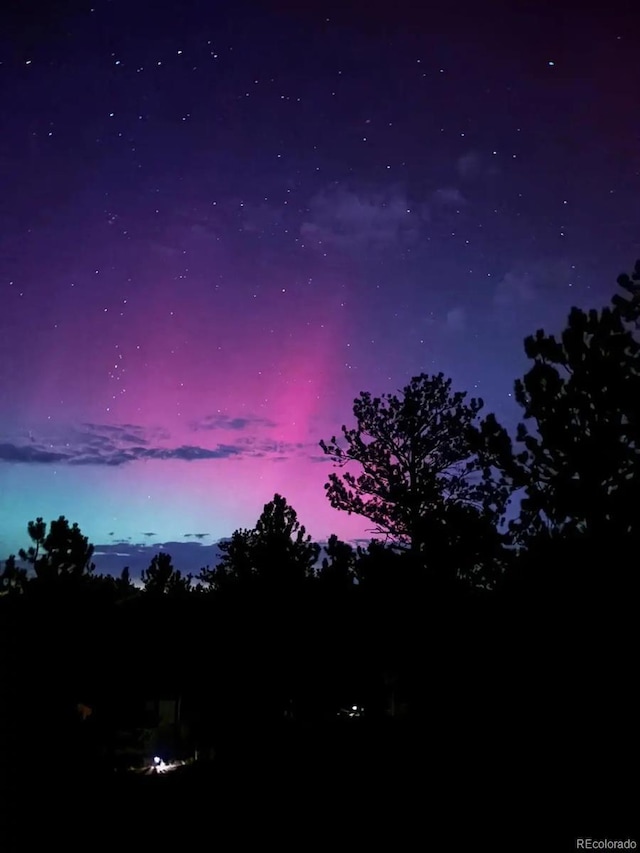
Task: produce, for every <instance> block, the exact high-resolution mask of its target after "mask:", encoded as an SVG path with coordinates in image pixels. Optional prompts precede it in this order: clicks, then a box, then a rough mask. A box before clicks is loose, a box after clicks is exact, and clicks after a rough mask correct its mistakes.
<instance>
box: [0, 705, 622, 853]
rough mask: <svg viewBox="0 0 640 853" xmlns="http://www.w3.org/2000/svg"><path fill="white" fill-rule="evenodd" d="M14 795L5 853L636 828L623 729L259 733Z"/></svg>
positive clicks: (434, 843)
mask: <svg viewBox="0 0 640 853" xmlns="http://www.w3.org/2000/svg"><path fill="white" fill-rule="evenodd" d="M627 755H628V753H627ZM25 771H26V772H25ZM8 787H9V790H8V793H7V796H6V797H5V798H4V799H3V803H2V805H3V812H4V814H3V822H2V827H1V832H2V844H0V848H1V849H2V851H3V853H4V851H6V853H13V851H23V850H24V851H32V850H50V849H53V848H54V847H55V848H56V849H58V845H59V844H62V845H64V846H65V849H72V848H76V849H82V850H88V849H92V850H102V849H114V848H115V849H121V850H123V851H125V850H126V851H128V850H137V849H153V850H181V851H199V850H213V849H217V850H235V849H245V847H246V846H247V845H251V848H253V845H259V846H260V847H264V846H267V845H268V846H269V847H271V845H272V844H273V843H275V844H277V846H278V849H282V848H284V849H292V850H307V849H315V848H316V847H317V846H320V845H322V846H326V845H327V844H329V845H331V848H332V849H334V850H336V849H337V850H342V849H349V848H351V847H354V846H356V845H358V846H359V847H360V848H361V847H362V845H366V846H373V845H374V844H375V848H376V849H378V847H379V846H380V844H381V843H383V844H385V845H386V844H389V845H393V847H394V848H400V849H402V848H405V847H408V846H411V848H416V847H417V848H420V849H424V850H454V851H457V850H475V849H491V850H497V849H508V850H513V851H518V850H525V849H539V850H549V851H555V850H558V851H560V850H575V849H576V846H575V838H576V837H577V836H591V837H592V838H602V837H605V836H606V837H609V838H626V837H629V836H630V837H634V830H635V829H636V828H637V823H636V822H635V815H636V813H637V808H636V806H637V803H636V798H635V793H636V791H637V788H636V771H635V768H632V767H629V766H628V761H627V759H626V756H625V750H624V745H623V744H620V743H617V742H616V736H615V733H614V732H612V734H611V738H610V739H609V742H608V743H607V744H605V743H603V742H602V741H601V742H600V744H599V746H598V747H597V748H596V747H595V745H594V743H593V742H591V743H590V744H589V743H588V742H585V743H584V744H580V743H576V741H575V739H571V738H567V739H565V740H564V743H563V742H562V739H557V740H556V742H555V743H552V742H551V740H550V738H549V736H548V735H536V734H535V732H530V733H528V734H527V735H526V736H525V735H523V734H521V735H520V736H516V735H515V734H513V735H511V736H509V737H508V738H503V739H502V740H501V741H499V740H498V739H496V738H495V737H492V736H491V734H490V733H487V736H486V737H483V735H482V733H480V732H478V733H470V732H465V731H457V732H452V731H446V730H444V729H443V730H442V731H441V732H434V731H430V732H427V731H426V730H425V728H424V727H422V726H417V725H415V724H414V725H410V724H408V723H391V722H387V723H386V724H382V723H376V724H375V725H373V724H368V723H367V722H366V721H348V722H347V721H345V722H344V723H340V724H338V723H336V724H334V725H326V724H325V725H323V726H308V727H305V726H297V727H296V726H292V727H289V728H281V729H265V730H263V731H257V729H253V730H250V729H246V730H244V731H242V732H237V733H235V734H234V735H230V736H229V737H228V738H227V739H225V740H224V741H223V742H221V743H220V745H219V746H218V748H217V752H216V756H215V759H214V760H213V761H208V762H206V763H205V762H201V763H198V764H194V765H192V766H189V767H184V768H180V769H178V770H176V771H174V772H172V773H170V774H167V775H163V776H157V777H149V776H146V777H140V776H132V775H119V776H118V775H115V774H105V773H104V772H97V771H95V770H90V769H88V768H85V769H84V770H81V769H79V768H77V767H76V768H71V767H64V766H57V767H51V766H48V764H47V761H46V757H44V756H43V757H42V760H41V761H40V762H38V763H36V764H35V765H34V764H32V765H31V766H30V767H29V768H22V769H21V772H20V771H17V772H16V776H15V780H14V782H12V783H10V784H9V786H8ZM635 837H636V839H637V833H636V836H635ZM637 840H638V839H637Z"/></svg>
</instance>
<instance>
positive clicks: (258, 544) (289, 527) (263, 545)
mask: <svg viewBox="0 0 640 853" xmlns="http://www.w3.org/2000/svg"><path fill="white" fill-rule="evenodd" d="M319 554H320V546H319V545H317V544H316V543H315V542H312V540H311V536H310V535H308V534H307V531H306V529H305V527H304V525H302V524H300V522H299V521H298V515H297V513H296V511H295V510H294V509H293V507H292V506H289V504H288V503H287V501H286V499H285V498H283V497H282V496H281V495H278V494H276V495H274V497H273V500H272V501H270V502H269V503H267V504H265V505H264V509H263V510H262V514H261V515H260V518H259V519H258V521H257V523H256V527H255V531H254V538H253V556H254V560H255V564H256V569H257V571H258V574H259V575H260V576H261V577H263V578H265V579H273V580H280V579H281V580H283V581H288V580H291V581H296V580H301V579H304V578H306V577H308V576H309V575H311V574H312V573H313V567H314V565H315V563H316V561H317V559H318V556H319Z"/></svg>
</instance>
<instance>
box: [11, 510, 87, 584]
mask: <svg viewBox="0 0 640 853" xmlns="http://www.w3.org/2000/svg"><path fill="white" fill-rule="evenodd" d="M27 530H28V533H29V537H30V539H31V541H32V542H33V543H34V544H33V545H31V546H30V547H29V548H28V549H27V550H26V551H25V550H24V549H23V548H21V549H20V552H19V554H20V559H21V560H24V561H25V562H27V563H29V564H30V565H31V566H32V567H33V570H34V572H35V576H36V579H37V580H38V581H41V582H50V581H53V580H56V579H60V578H67V579H69V578H75V579H77V578H82V577H88V576H90V575H91V574H92V572H93V570H94V569H95V566H94V564H93V563H92V562H91V557H92V556H93V545H90V544H89V540H88V538H87V537H86V536H83V535H82V532H81V530H80V528H79V527H78V525H77V524H76V523H75V522H74V524H73V525H71V526H70V525H69V522H68V521H67V519H66V518H65V517H64V516H63V515H61V516H60V518H58V519H57V520H56V521H52V522H51V523H50V525H49V531H48V532H47V525H46V523H45V522H44V521H43V520H42V518H37V519H36V520H35V521H30V522H29V524H28V527H27Z"/></svg>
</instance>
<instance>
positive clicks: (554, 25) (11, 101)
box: [0, 0, 640, 570]
mask: <svg viewBox="0 0 640 853" xmlns="http://www.w3.org/2000/svg"><path fill="white" fill-rule="evenodd" d="M419 5H420V4H413V6H412V4H406V5H405V4H403V3H402V2H401V3H399V4H388V5H387V4H378V5H376V4H362V3H350V2H346V3H343V4H332V3H319V2H315V0H314V2H310V3H305V4H302V3H301V4H294V3H291V4H287V3H277V2H273V3H269V2H266V0H265V2H263V3H259V2H244V1H243V0H238V2H237V3H236V2H226V0H223V2H219V3H205V2H195V0H187V2H184V3H175V2H170V1H169V0H168V2H166V3H152V2H137V3H125V2H123V0H112V2H107V0H95V2H90V0H87V2H63V3H60V4H58V3H56V4H50V3H49V4H44V3H43V4H40V5H38V4H37V3H35V4H34V3H32V4H22V3H10V4H9V5H8V8H7V10H6V11H4V12H2V13H0V60H1V64H0V94H1V96H2V97H1V100H0V105H1V107H0V108H1V110H2V117H3V122H2V124H3V129H4V130H3V133H2V135H1V136H0V174H1V175H2V179H1V185H2V193H1V196H0V222H1V226H2V227H1V230H0V241H1V246H0V250H1V251H0V292H1V294H2V302H1V312H0V559H3V558H4V557H5V556H6V555H8V553H10V552H12V551H16V550H17V549H18V548H19V547H21V546H24V545H25V544H26V542H25V540H26V524H27V522H28V520H30V519H33V518H35V517H36V516H43V517H44V518H45V519H46V520H50V519H51V518H54V517H57V516H59V515H62V514H64V515H66V516H67V517H68V518H69V519H70V520H72V521H77V522H78V523H79V524H80V526H81V528H82V530H83V532H84V533H85V534H86V535H88V536H89V538H90V540H91V541H92V542H93V543H94V544H95V545H96V551H97V554H98V556H97V557H96V563H97V565H98V567H99V568H100V567H101V565H107V562H106V559H105V558H104V557H101V555H105V554H107V555H109V562H108V567H109V568H111V567H113V566H116V565H125V564H127V563H129V564H130V565H134V564H135V562H136V560H135V559H134V558H133V556H132V555H133V554H134V553H135V554H136V555H139V553H140V551H141V549H142V548H144V549H146V550H147V551H148V552H149V556H151V555H152V554H153V553H154V552H155V550H157V548H158V547H159V546H160V545H164V546H165V547H166V548H167V550H170V551H172V548H171V545H170V544H169V543H180V547H179V548H178V551H179V553H180V558H179V559H178V558H177V553H176V560H175V562H176V565H177V566H178V567H179V568H184V569H186V570H194V569H195V570H197V569H198V568H199V566H200V565H201V564H203V563H204V562H205V561H206V560H203V559H202V553H203V552H202V551H201V550H199V549H202V546H203V545H207V544H211V543H214V542H215V541H216V540H218V539H219V538H221V537H223V536H228V535H230V533H231V532H232V531H233V530H234V529H235V528H237V527H244V526H252V525H253V524H254V523H255V520H256V519H257V517H258V515H259V513H260V511H261V509H262V506H263V504H264V503H265V502H267V501H268V500H270V499H271V498H272V497H273V494H274V492H279V493H280V494H283V495H284V496H285V497H286V498H287V499H288V500H289V502H290V503H291V504H292V505H293V506H294V507H295V509H296V510H297V512H298V515H299V518H300V520H301V521H302V523H303V524H305V525H306V526H307V528H308V530H309V532H310V533H311V534H312V535H313V536H314V538H316V539H318V540H323V539H326V538H327V537H328V536H329V534H330V533H332V532H335V533H338V534H339V535H340V536H341V537H343V538H347V539H354V538H358V537H362V536H366V535H367V532H366V531H367V529H368V526H369V525H368V523H367V522H366V521H362V520H358V519H355V518H350V517H347V516H344V515H341V514H340V513H338V512H337V511H335V510H333V509H331V507H330V506H329V504H328V501H327V499H326V497H325V494H324V490H323V484H324V482H325V481H326V477H327V473H328V471H329V470H331V464H330V463H329V462H327V461H325V460H324V459H323V457H322V453H321V451H320V449H319V447H318V441H319V440H320V439H321V438H328V437H330V436H331V435H333V434H335V433H337V432H338V431H339V429H340V426H341V424H343V423H350V413H351V402H352V400H353V398H354V397H355V396H356V395H357V394H358V393H359V392H360V391H363V390H369V391H372V392H374V393H382V392H385V391H396V390H397V389H398V388H399V387H401V386H402V385H404V384H405V383H406V382H407V381H408V379H409V378H410V377H411V376H412V375H415V374H417V373H420V372H423V371H424V372H429V373H431V372H439V371H443V372H444V373H445V374H447V375H450V376H452V378H453V380H454V384H455V386H456V388H460V389H462V390H467V391H469V393H470V394H472V395H476V396H477V395H480V396H482V397H483V398H484V400H485V403H486V407H487V409H488V410H493V411H495V412H496V413H497V414H498V415H499V417H500V418H502V419H503V420H505V421H507V422H508V423H512V422H513V421H515V419H516V418H517V414H518V413H517V410H516V408H515V406H514V404H513V402H512V400H511V398H510V396H511V391H512V386H513V380H514V379H515V378H516V377H517V376H518V375H521V373H522V372H523V371H524V369H525V366H526V360H525V357H524V353H523V349H522V339H523V337H524V336H525V335H526V334H529V333H531V332H533V331H535V329H536V328H538V327H539V326H544V327H545V328H546V329H547V330H548V331H553V330H554V329H556V328H559V327H560V326H561V325H562V324H563V323H564V320H565V316H566V314H567V312H568V309H569V308H570V306H571V305H573V304H576V305H579V306H580V307H591V306H594V307H599V306H600V305H601V304H604V303H606V302H608V300H609V299H610V297H611V294H612V293H613V292H614V290H615V278H616V276H617V274H618V273H620V272H622V271H623V270H624V269H627V268H630V267H631V265H632V263H633V261H634V260H635V258H636V256H638V254H640V246H639V244H640V239H639V238H640V230H639V225H640V215H639V214H640V211H639V204H638V199H639V197H640V195H639V192H638V191H639V189H640V145H639V142H640V119H639V117H638V110H637V92H638V90H639V85H640V60H639V59H638V51H637V45H636V44H635V40H634V38H633V36H634V32H635V30H634V27H633V17H634V13H633V11H629V4H627V8H626V11H625V9H624V8H622V7H621V9H622V11H620V12H618V10H617V8H616V4H615V3H613V4H607V8H608V12H607V14H606V16H603V15H602V14H601V13H598V14H596V12H595V11H594V12H589V11H588V10H585V9H582V8H581V9H580V10H579V11H578V7H577V6H575V4H570V3H568V2H562V0H560V2H550V0H549V2H542V3H535V4H534V3H531V4H520V5H518V8H517V9H516V8H515V7H516V5H517V4H512V3H508V2H506V0H505V2H496V3H493V4H491V3H490V4H477V3H471V2H469V3H466V4H465V3H462V4H435V5H431V6H429V10H428V11H425V10H422V11H421V10H419V9H416V8H415V7H417V6H419ZM176 548H177V546H174V549H173V551H176ZM173 551H172V553H173ZM115 554H118V555H121V556H118V557H117V558H116V557H115V556H114V555H115ZM136 559H138V558H137V557H136ZM101 560H102V563H101ZM180 560H184V561H185V564H181V563H180Z"/></svg>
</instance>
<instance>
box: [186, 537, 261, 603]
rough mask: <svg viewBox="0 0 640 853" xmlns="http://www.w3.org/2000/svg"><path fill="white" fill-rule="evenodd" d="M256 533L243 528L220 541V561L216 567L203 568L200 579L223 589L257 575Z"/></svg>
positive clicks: (210, 586) (208, 584) (214, 588)
mask: <svg viewBox="0 0 640 853" xmlns="http://www.w3.org/2000/svg"><path fill="white" fill-rule="evenodd" d="M254 535H255V532H254V531H253V530H247V529H245V528H243V529H239V530H234V532H233V533H232V534H231V538H230V539H223V540H221V541H220V542H218V549H219V550H220V552H221V553H222V557H221V558H220V561H219V562H218V564H217V565H216V566H215V567H214V568H209V567H207V568H205V569H202V570H201V571H200V573H199V575H198V580H199V581H201V583H203V584H205V585H206V587H208V588H209V589H212V590H222V589H226V588H228V587H229V586H231V585H234V584H237V583H247V582H248V581H249V580H250V579H251V578H252V577H255V574H256V566H255V562H254V558H253V544H254V543H253V540H254Z"/></svg>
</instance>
